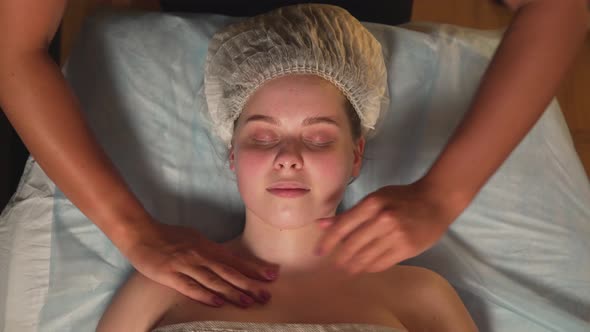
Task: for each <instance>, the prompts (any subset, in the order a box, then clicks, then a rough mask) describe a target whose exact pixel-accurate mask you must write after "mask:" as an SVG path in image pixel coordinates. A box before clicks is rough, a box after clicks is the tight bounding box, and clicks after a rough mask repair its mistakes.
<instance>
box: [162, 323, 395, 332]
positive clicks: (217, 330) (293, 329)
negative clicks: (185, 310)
mask: <svg viewBox="0 0 590 332" xmlns="http://www.w3.org/2000/svg"><path fill="white" fill-rule="evenodd" d="M233 331H242V332H396V331H398V332H401V331H400V330H398V329H395V328H392V327H388V326H381V325H373V324H353V323H350V324H349V323H344V324H299V323H297V324H295V323H249V322H224V321H198V322H188V323H180V324H173V325H167V326H162V327H159V328H156V329H154V330H152V332H233Z"/></svg>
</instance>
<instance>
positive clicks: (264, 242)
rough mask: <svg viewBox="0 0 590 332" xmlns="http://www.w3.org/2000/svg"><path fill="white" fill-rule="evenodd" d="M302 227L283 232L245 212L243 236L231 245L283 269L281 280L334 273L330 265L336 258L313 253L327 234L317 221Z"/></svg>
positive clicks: (311, 221)
mask: <svg viewBox="0 0 590 332" xmlns="http://www.w3.org/2000/svg"><path fill="white" fill-rule="evenodd" d="M334 212H335V211H334ZM331 215H334V213H332V214H331ZM299 224H300V225H303V226H300V227H298V228H281V227H279V226H277V225H273V224H272V223H269V222H266V221H264V220H261V219H260V218H258V217H257V216H256V215H254V214H252V213H251V212H250V211H248V210H246V225H245V228H244V232H243V233H242V234H241V235H240V236H239V237H237V238H235V239H234V240H232V241H230V242H232V243H231V245H232V246H233V247H234V249H236V250H237V251H238V252H239V253H241V254H244V255H246V256H250V257H253V258H256V259H258V260H262V261H264V262H268V263H274V264H278V265H280V275H281V276H282V277H285V276H301V275H309V272H314V273H320V272H322V271H323V272H327V273H333V269H334V264H332V263H331V262H330V261H331V260H332V259H333V257H332V256H316V255H315V253H314V250H315V248H316V246H317V244H318V243H319V240H320V238H321V237H322V235H323V233H324V232H325V231H324V230H323V229H321V228H320V227H319V226H318V225H317V223H316V221H315V220H309V221H307V222H303V223H299Z"/></svg>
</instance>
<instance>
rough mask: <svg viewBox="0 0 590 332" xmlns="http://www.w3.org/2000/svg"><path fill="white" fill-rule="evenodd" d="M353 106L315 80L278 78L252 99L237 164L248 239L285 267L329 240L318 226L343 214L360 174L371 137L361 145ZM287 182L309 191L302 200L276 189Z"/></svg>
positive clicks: (240, 130) (242, 121) (237, 143)
mask: <svg viewBox="0 0 590 332" xmlns="http://www.w3.org/2000/svg"><path fill="white" fill-rule="evenodd" d="M345 101H346V99H345V97H344V95H343V94H342V93H341V92H340V90H339V89H338V88H337V87H336V86H334V85H333V84H332V83H330V82H329V81H326V80H324V79H322V78H320V77H318V76H315V75H288V76H283V77H280V78H276V79H273V80H271V81H269V82H267V83H266V84H264V85H263V86H261V87H260V88H259V89H258V90H257V91H256V92H255V93H254V94H253V95H252V96H251V97H250V99H249V100H248V102H247V104H246V106H245V108H244V110H243V112H242V114H241V115H240V118H239V119H238V121H237V124H236V129H235V131H234V136H233V139H232V147H231V149H230V154H229V159H230V169H231V170H232V171H234V172H235V174H236V178H237V184H238V190H239V192H240V195H241V197H242V199H243V201H244V204H245V206H246V228H245V230H244V233H243V234H242V240H243V241H244V242H245V243H246V244H247V246H248V247H250V249H253V251H257V250H256V249H255V248H253V247H256V246H258V247H259V248H260V249H261V248H262V247H265V251H266V254H264V253H262V252H256V255H257V256H259V257H260V256H265V257H266V258H268V259H269V260H271V261H273V262H276V263H279V264H284V263H286V262H288V261H291V259H295V256H297V254H295V252H297V251H301V250H303V248H305V249H304V251H305V253H306V254H311V255H312V249H313V246H314V244H315V240H316V239H317V238H318V237H319V236H320V235H321V234H320V233H321V230H320V229H319V227H318V226H317V225H316V224H315V220H316V219H318V218H323V217H329V216H333V215H334V214H335V212H336V208H337V206H338V204H339V203H340V201H341V200H342V197H343V195H344V191H345V189H346V186H347V184H348V182H349V181H350V178H351V176H355V177H356V176H358V174H359V172H360V168H361V161H362V153H363V150H364V138H360V139H359V140H356V141H355V140H354V139H353V137H352V134H351V128H350V120H349V119H348V116H347V114H346V109H345ZM285 181H289V182H296V183H299V184H300V185H301V186H303V187H305V188H307V189H309V190H308V191H307V192H306V193H305V194H303V195H301V196H298V197H280V196H276V195H273V194H272V193H271V192H270V191H269V190H268V189H269V188H271V187H273V186H275V185H276V184H278V183H280V182H285ZM254 240H256V241H254ZM278 240H281V241H278ZM269 250H270V251H273V252H274V253H275V254H276V255H275V257H269V256H268V252H269ZM281 252H282V253H283V254H284V256H281ZM276 256H281V257H276ZM287 256H288V257H289V258H288V257H287ZM300 258H301V257H300ZM295 260H297V259H295ZM291 262H292V263H295V262H293V261H291ZM299 263H302V261H300V262H299Z"/></svg>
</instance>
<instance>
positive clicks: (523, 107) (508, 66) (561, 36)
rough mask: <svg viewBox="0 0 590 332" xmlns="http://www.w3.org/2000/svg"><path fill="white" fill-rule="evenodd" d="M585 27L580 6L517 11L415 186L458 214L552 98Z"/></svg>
mask: <svg viewBox="0 0 590 332" xmlns="http://www.w3.org/2000/svg"><path fill="white" fill-rule="evenodd" d="M587 24H588V13H587V10H586V4H585V1H577V0H576V1H574V0H557V1H554V0H545V1H543V0H537V1H531V2H529V3H528V4H527V5H524V6H523V7H521V8H520V9H518V10H517V11H516V13H515V16H514V18H513V20H512V22H511V24H510V26H509V27H508V29H507V30H506V32H505V34H504V37H503V40H502V42H501V43H500V45H499V47H498V49H497V50H496V53H495V55H494V57H493V59H492V61H491V63H490V65H489V66H488V68H487V70H486V73H485V74H484V76H483V78H482V80H481V83H480V86H479V88H478V90H477V92H476V94H475V96H474V98H473V100H472V103H471V106H470V109H469V111H468V113H467V114H466V115H465V117H464V119H463V120H462V122H461V123H460V124H459V126H458V127H457V129H456V130H455V132H454V134H453V136H452V137H451V139H450V140H449V142H448V143H447V145H446V147H445V148H444V150H443V152H442V153H441V155H440V156H439V157H438V159H437V160H436V161H435V163H434V164H433V166H432V167H431V169H430V170H429V171H428V172H427V174H426V175H425V176H424V177H423V178H422V179H421V181H422V182H423V183H428V184H429V185H432V186H433V187H436V188H438V189H439V190H442V192H444V193H445V194H446V197H449V199H451V198H454V202H458V204H463V205H464V206H463V208H464V207H466V206H467V205H468V204H469V202H470V201H471V200H472V199H473V198H474V197H475V195H476V194H477V192H478V191H479V190H480V189H481V187H483V185H484V184H485V183H486V182H487V180H488V179H489V178H490V177H491V176H492V175H493V174H494V172H495V171H496V170H497V169H498V168H499V167H500V165H501V164H502V163H503V162H504V160H505V159H506V158H507V157H508V156H509V154H510V153H511V151H512V150H513V149H514V148H515V147H516V146H517V145H518V143H519V142H520V141H521V140H522V139H523V138H524V136H525V135H526V134H527V132H528V131H529V130H530V129H531V127H532V126H533V125H534V124H535V122H536V121H537V120H538V119H539V117H540V116H541V114H542V113H543V111H544V110H545V109H546V107H547V106H548V104H549V102H550V101H551V99H552V98H553V96H554V95H555V94H556V92H557V89H558V87H559V85H560V83H561V81H562V79H563V78H564V76H565V74H566V73H567V71H568V69H569V67H570V66H571V64H572V63H573V61H574V59H575V57H576V54H577V53H578V51H579V49H580V46H581V45H582V43H583V40H584V37H585V34H586V31H587V29H588V27H587ZM539 167H542V165H539Z"/></svg>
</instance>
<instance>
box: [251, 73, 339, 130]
mask: <svg viewBox="0 0 590 332" xmlns="http://www.w3.org/2000/svg"><path fill="white" fill-rule="evenodd" d="M345 100H346V97H344V95H343V94H342V92H341V91H340V90H339V89H338V88H337V87H336V86H335V85H333V84H332V83H330V82H329V81H327V80H324V79H322V78H321V77H319V76H315V75H287V76H283V77H279V78H276V79H273V80H271V81H269V82H267V83H265V84H264V85H262V86H261V87H260V88H258V89H257V90H256V91H255V92H254V93H253V94H252V96H250V98H249V99H248V101H247V103H246V105H245V107H244V110H243V112H242V114H241V116H240V118H248V117H249V116H250V115H253V114H259V115H265V116H270V117H273V118H275V119H278V120H279V121H281V119H284V120H290V119H292V120H302V119H305V118H308V117H318V116H325V117H332V118H334V119H336V120H340V121H342V120H344V119H345V117H346V112H345Z"/></svg>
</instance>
